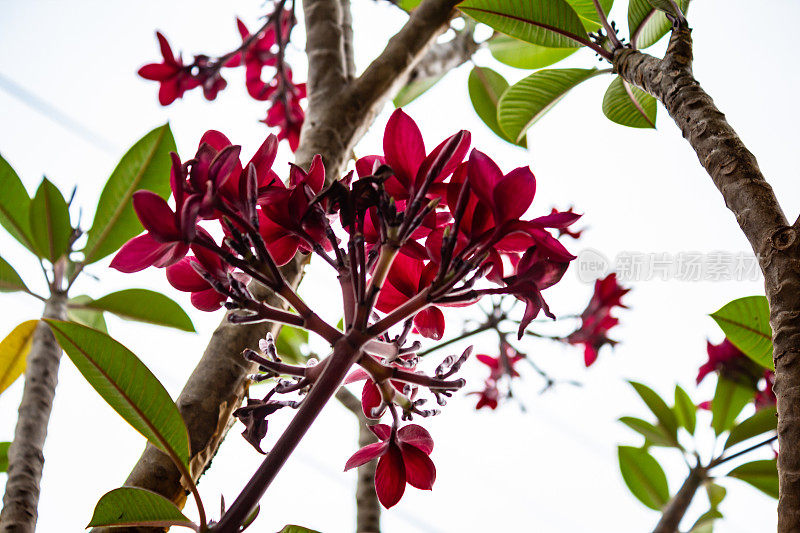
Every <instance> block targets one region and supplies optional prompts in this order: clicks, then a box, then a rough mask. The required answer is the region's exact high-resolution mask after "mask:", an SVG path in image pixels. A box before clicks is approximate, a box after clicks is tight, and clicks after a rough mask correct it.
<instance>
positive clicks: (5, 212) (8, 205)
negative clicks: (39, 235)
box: [0, 156, 36, 253]
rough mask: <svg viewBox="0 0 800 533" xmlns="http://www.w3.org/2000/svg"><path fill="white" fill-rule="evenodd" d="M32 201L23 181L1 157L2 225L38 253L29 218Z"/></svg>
mask: <svg viewBox="0 0 800 533" xmlns="http://www.w3.org/2000/svg"><path fill="white" fill-rule="evenodd" d="M30 207H31V199H30V198H29V197H28V192H27V191H26V190H25V186H24V185H22V180H20V179H19V176H18V175H17V173H16V172H14V169H13V168H11V165H9V164H8V162H7V161H6V160H5V159H3V157H2V156H0V224H1V225H2V226H3V227H4V228H5V230H6V231H7V232H8V233H9V234H10V235H11V236H12V237H14V238H15V239H16V240H17V241H19V242H20V243H21V244H22V245H23V246H25V247H26V248H27V249H28V250H30V251H32V252H33V253H36V248H35V247H34V244H33V237H32V236H31V225H30V221H29V217H28V213H29V212H30Z"/></svg>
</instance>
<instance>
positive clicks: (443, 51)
mask: <svg viewBox="0 0 800 533" xmlns="http://www.w3.org/2000/svg"><path fill="white" fill-rule="evenodd" d="M480 47H481V43H478V42H475V38H474V35H473V32H472V28H471V27H470V26H468V27H466V28H464V29H463V30H462V31H460V32H458V33H456V36H455V37H453V38H452V39H451V40H449V41H447V42H444V43H436V44H434V45H433V46H431V47H430V49H429V50H428V52H427V53H426V54H425V57H423V58H422V59H421V60H420V62H419V63H417V66H416V67H414V69H413V70H412V71H411V73H410V74H409V75H408V82H407V83H411V82H414V81H420V80H427V79H431V78H438V77H440V76H443V75H444V74H447V73H448V72H450V71H451V70H453V69H455V68H456V67H460V66H461V65H463V64H464V63H466V62H467V61H469V60H470V59H471V58H472V56H473V55H475V52H477V51H478V50H479V49H480Z"/></svg>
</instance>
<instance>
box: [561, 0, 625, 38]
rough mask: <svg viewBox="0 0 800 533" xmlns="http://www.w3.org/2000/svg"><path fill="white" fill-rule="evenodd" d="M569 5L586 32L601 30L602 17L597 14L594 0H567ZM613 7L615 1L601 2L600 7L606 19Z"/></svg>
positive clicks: (604, 0)
mask: <svg viewBox="0 0 800 533" xmlns="http://www.w3.org/2000/svg"><path fill="white" fill-rule="evenodd" d="M567 3H569V5H571V6H572V9H574V10H575V13H576V14H577V15H578V18H580V19H581V22H582V23H583V27H584V28H586V31H597V30H598V29H599V28H600V26H601V23H600V15H598V14H597V9H596V8H595V7H594V2H593V1H592V0H567ZM612 5H614V0H600V7H601V8H603V13H605V14H606V18H607V17H608V12H609V11H611V6H612Z"/></svg>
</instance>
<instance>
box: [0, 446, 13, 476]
mask: <svg viewBox="0 0 800 533" xmlns="http://www.w3.org/2000/svg"><path fill="white" fill-rule="evenodd" d="M10 447H11V443H10V442H0V472H8V449H9V448H10Z"/></svg>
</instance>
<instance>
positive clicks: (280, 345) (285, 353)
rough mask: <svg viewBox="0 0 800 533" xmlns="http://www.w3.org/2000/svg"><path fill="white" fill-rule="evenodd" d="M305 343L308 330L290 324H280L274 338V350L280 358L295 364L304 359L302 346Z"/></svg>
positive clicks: (306, 342)
mask: <svg viewBox="0 0 800 533" xmlns="http://www.w3.org/2000/svg"><path fill="white" fill-rule="evenodd" d="M307 344H308V331H306V330H304V329H300V328H293V327H292V326H281V330H280V332H279V333H278V338H277V339H275V350H276V351H277V352H278V356H279V357H280V358H281V359H282V360H284V361H286V362H287V363H291V364H295V365H296V364H299V363H301V362H303V361H305V360H306V356H305V353H303V348H304V347H305V346H306V345H307Z"/></svg>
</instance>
